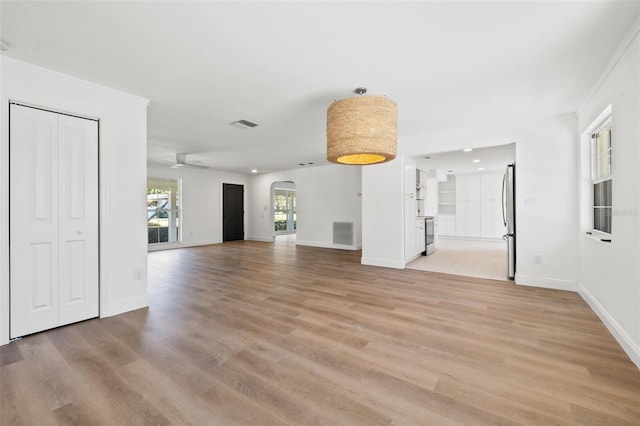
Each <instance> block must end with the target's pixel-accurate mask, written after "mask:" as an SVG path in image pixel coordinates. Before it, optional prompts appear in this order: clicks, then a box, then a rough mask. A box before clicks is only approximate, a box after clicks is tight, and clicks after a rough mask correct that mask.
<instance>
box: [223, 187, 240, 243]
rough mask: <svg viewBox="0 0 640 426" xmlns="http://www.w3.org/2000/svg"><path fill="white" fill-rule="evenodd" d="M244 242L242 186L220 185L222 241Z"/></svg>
mask: <svg viewBox="0 0 640 426" xmlns="http://www.w3.org/2000/svg"><path fill="white" fill-rule="evenodd" d="M237 240H244V185H236V184H233V183H223V184H222V241H223V242H227V241H237Z"/></svg>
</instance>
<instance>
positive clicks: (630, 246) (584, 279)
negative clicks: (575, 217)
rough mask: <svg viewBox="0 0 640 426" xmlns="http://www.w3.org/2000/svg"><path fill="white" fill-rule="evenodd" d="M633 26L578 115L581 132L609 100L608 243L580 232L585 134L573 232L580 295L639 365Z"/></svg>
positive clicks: (637, 103) (639, 93) (638, 133)
mask: <svg viewBox="0 0 640 426" xmlns="http://www.w3.org/2000/svg"><path fill="white" fill-rule="evenodd" d="M635 28H636V29H635V31H634V32H632V34H630V37H629V38H630V39H631V41H630V42H629V44H628V45H626V50H624V53H622V55H621V56H620V58H619V59H618V60H617V61H616V62H615V65H614V66H613V67H612V68H611V69H610V70H609V71H608V72H607V74H606V78H604V80H602V81H601V82H600V84H599V85H598V86H597V90H595V91H594V93H593V96H592V97H591V98H590V99H589V101H588V102H586V103H585V104H584V105H583V107H582V109H581V110H580V114H579V130H580V132H581V133H582V132H585V130H587V129H589V127H590V126H591V124H592V123H593V122H594V120H596V118H597V117H598V115H599V114H600V113H601V112H602V111H603V110H604V109H605V108H606V107H607V106H608V105H609V104H611V117H612V126H613V127H612V135H613V136H612V159H611V162H612V172H613V188H612V190H613V195H612V203H613V217H612V225H611V226H612V228H611V229H612V234H611V243H606V242H602V241H600V239H599V238H594V237H592V236H589V235H587V234H586V233H585V231H586V230H589V229H590V228H591V223H590V219H591V214H590V210H591V208H592V206H591V202H590V201H591V197H590V194H589V191H591V190H592V189H591V184H590V147H589V144H590V141H589V135H588V134H585V135H584V137H583V139H582V141H581V142H579V143H580V146H579V149H580V150H581V151H582V156H581V159H582V164H581V166H582V167H581V175H580V180H581V185H580V187H581V205H580V210H581V213H582V224H581V227H580V229H578V230H577V231H578V232H577V233H579V250H580V271H579V291H580V294H581V295H582V296H583V297H584V298H585V300H586V301H587V302H588V303H589V304H590V305H591V306H592V308H593V309H594V311H595V312H596V313H597V314H598V315H599V317H600V318H601V319H602V321H603V322H604V323H605V324H606V325H607V327H608V328H609V330H610V331H611V332H612V334H613V335H614V336H615V337H616V339H617V340H618V342H619V343H620V344H621V345H622V347H623V348H624V349H625V351H626V352H627V354H629V356H630V357H631V358H632V360H633V361H634V362H635V363H636V365H638V367H640V266H639V265H640V261H639V260H640V170H639V168H638V164H640V148H639V146H638V141H640V41H639V40H638V34H639V33H638V26H636V27H635ZM585 212H586V213H585Z"/></svg>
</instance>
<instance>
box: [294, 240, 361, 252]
mask: <svg viewBox="0 0 640 426" xmlns="http://www.w3.org/2000/svg"><path fill="white" fill-rule="evenodd" d="M296 245H297V246H309V247H321V248H330V249H339V250H360V249H361V248H362V245H361V244H360V245H353V246H345V245H342V244H333V243H321V242H318V241H304V240H298V239H296Z"/></svg>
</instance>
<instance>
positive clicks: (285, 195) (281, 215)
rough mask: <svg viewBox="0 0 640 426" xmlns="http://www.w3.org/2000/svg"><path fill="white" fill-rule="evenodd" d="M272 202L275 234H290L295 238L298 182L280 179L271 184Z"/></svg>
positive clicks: (291, 237) (276, 235) (289, 238)
mask: <svg viewBox="0 0 640 426" xmlns="http://www.w3.org/2000/svg"><path fill="white" fill-rule="evenodd" d="M271 203H272V205H273V232H274V236H275V237H278V236H281V235H289V236H290V237H288V238H287V239H288V240H291V239H295V234H296V230H297V213H296V204H297V196H296V184H295V183H294V182H292V181H280V182H274V183H272V184H271Z"/></svg>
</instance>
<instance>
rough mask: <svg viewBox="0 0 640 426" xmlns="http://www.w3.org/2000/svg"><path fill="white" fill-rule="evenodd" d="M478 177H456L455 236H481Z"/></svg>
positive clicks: (474, 175)
mask: <svg viewBox="0 0 640 426" xmlns="http://www.w3.org/2000/svg"><path fill="white" fill-rule="evenodd" d="M481 214H482V211H481V208H480V175H478V174H472V175H459V176H456V235H457V236H460V237H479V236H480V235H481Z"/></svg>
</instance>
